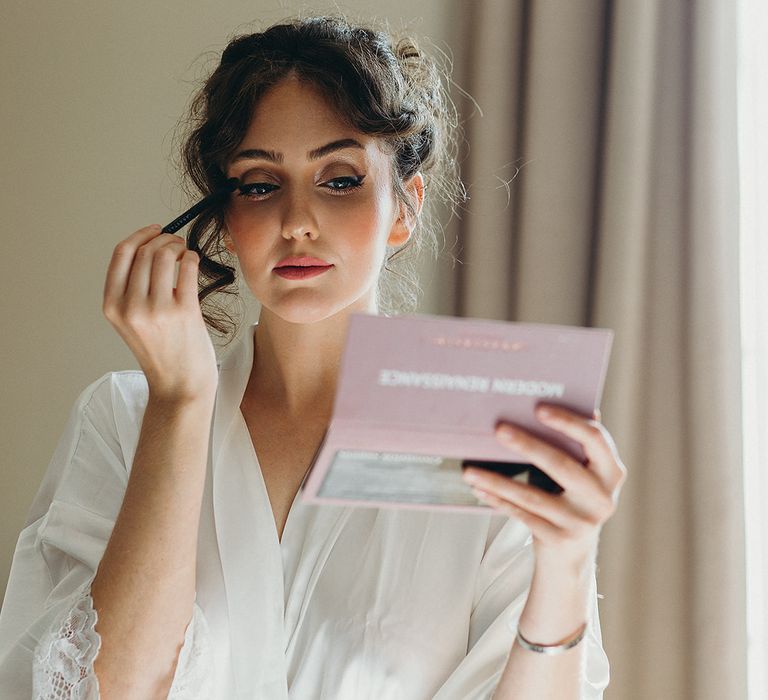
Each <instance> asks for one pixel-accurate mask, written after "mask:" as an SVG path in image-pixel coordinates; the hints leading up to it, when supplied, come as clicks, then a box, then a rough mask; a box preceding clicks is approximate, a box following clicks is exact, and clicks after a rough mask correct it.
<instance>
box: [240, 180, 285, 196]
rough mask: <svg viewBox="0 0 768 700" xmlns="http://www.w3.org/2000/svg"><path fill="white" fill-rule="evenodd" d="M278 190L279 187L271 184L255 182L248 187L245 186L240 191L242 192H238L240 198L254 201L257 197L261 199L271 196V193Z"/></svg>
mask: <svg viewBox="0 0 768 700" xmlns="http://www.w3.org/2000/svg"><path fill="white" fill-rule="evenodd" d="M269 188H271V189H269ZM276 189H277V185H273V184H271V183H269V182H253V183H250V184H248V185H243V186H242V187H241V189H240V192H238V195H239V196H240V197H248V198H250V199H253V198H255V197H260V196H263V195H265V194H269V193H270V192H272V191H273V190H276Z"/></svg>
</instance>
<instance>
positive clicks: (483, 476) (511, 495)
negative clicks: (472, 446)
mask: <svg viewBox="0 0 768 700" xmlns="http://www.w3.org/2000/svg"><path fill="white" fill-rule="evenodd" d="M467 472H468V473H465V480H466V481H469V482H470V483H474V484H476V485H477V488H480V489H482V490H484V491H487V492H490V493H491V494H492V495H494V496H495V497H497V498H501V499H503V500H504V501H505V502H508V503H512V504H513V505H517V506H518V507H519V508H521V509H525V510H526V511H527V512H528V513H531V514H533V515H535V516H537V517H538V518H539V519H540V520H543V521H546V522H549V523H551V524H553V525H555V526H556V527H558V528H560V529H563V530H580V529H581V528H582V527H584V526H588V525H591V524H592V523H591V522H590V519H589V518H588V517H585V515H584V514H582V513H579V512H577V511H576V510H575V509H574V508H573V507H571V504H569V503H567V502H565V501H564V499H563V498H561V497H560V496H559V495H557V496H556V495H554V494H551V493H547V492H546V491H543V490H542V489H540V488H538V487H536V486H530V485H528V484H524V483H520V482H518V481H515V480H514V479H510V478H509V477H506V476H503V475H502V474H497V473H495V472H492V471H489V470H483V471H482V472H476V471H474V470H473V469H468V470H467ZM486 500H489V499H487V498H486Z"/></svg>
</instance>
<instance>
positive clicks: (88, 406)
mask: <svg viewBox="0 0 768 700" xmlns="http://www.w3.org/2000/svg"><path fill="white" fill-rule="evenodd" d="M145 405H146V380H145V379H144V376H143V374H142V373H139V372H110V373H108V374H106V375H104V376H102V377H101V378H99V379H98V380H96V381H95V382H93V383H92V384H90V385H89V386H88V387H87V388H86V389H85V390H84V391H83V392H82V393H81V394H80V396H79V397H78V399H77V401H76V402H75V405H74V407H73V408H72V410H71V411H70V414H69V417H68V419H67V423H66V426H65V429H64V432H63V434H62V436H61V437H60V439H59V442H58V444H57V446H56V449H55V451H54V454H53V457H52V459H51V461H50V463H49V465H48V469H47V471H46V473H45V476H44V477H43V481H42V483H41V485H40V488H39V490H38V492H37V495H36V496H35V498H34V500H33V503H32V505H31V507H30V510H29V513H28V515H27V520H26V522H25V525H24V528H23V529H22V531H21V533H20V535H19V538H18V541H17V544H16V550H15V552H14V555H13V561H12V563H11V572H10V577H9V580H8V586H7V588H6V592H5V599H4V601H3V606H2V609H1V610H0V697H3V698H22V697H25V698H33V700H64V699H66V700H75V699H77V700H98V698H99V688H98V680H97V678H96V675H95V673H94V670H93V662H94V660H95V659H96V656H97V654H98V652H99V648H100V646H101V640H100V638H99V634H98V633H97V632H96V629H95V627H96V623H97V620H98V616H97V613H96V611H95V610H94V608H93V600H92V598H91V595H90V588H91V583H92V582H93V579H94V578H95V576H96V570H97V569H98V565H99V562H100V560H101V557H102V556H103V554H104V550H105V549H106V546H107V542H108V541H109V537H110V535H111V533H112V528H113V527H114V524H115V520H116V519H117V515H118V513H119V511H120V507H121V506H122V501H123V496H124V494H125V489H126V486H127V484H128V475H129V467H127V466H126V465H131V464H132V461H133V454H134V452H135V448H136V442H137V440H138V433H139V431H140V425H141V418H142V413H143V408H144V406H145ZM209 658H210V652H209V648H208V628H207V624H206V621H205V618H204V616H203V613H202V610H201V609H200V608H199V606H198V605H197V603H195V605H194V609H193V615H192V619H191V621H190V623H189V625H188V626H187V629H186V631H185V637H184V645H183V647H182V649H181V651H180V653H179V659H178V663H177V665H176V672H175V676H174V680H173V685H172V688H171V690H170V692H169V695H168V698H169V699H173V700H182V699H184V700H187V699H189V700H192V699H196V698H201V699H202V698H204V697H210V696H209V695H205V693H209V692H210V689H208V688H206V685H205V682H204V681H205V678H206V676H209V675H210V674H208V673H206V672H205V671H206V665H207V662H208V659H209Z"/></svg>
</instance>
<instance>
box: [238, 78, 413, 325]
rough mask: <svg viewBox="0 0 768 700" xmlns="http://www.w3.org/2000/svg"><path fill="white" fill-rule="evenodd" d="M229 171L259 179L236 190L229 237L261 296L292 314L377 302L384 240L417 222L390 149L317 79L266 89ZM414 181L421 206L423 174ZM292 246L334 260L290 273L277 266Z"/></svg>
mask: <svg viewBox="0 0 768 700" xmlns="http://www.w3.org/2000/svg"><path fill="white" fill-rule="evenodd" d="M350 141H353V142H356V144H357V145H355V143H350ZM339 142H344V143H339ZM329 144H335V146H332V145H329ZM326 146H327V148H323V147H326ZM313 151H316V152H315V153H313ZM226 174H227V177H238V178H240V180H241V183H242V184H248V185H255V184H257V183H258V186H256V187H253V188H252V189H251V190H250V191H249V192H248V193H247V194H239V193H238V192H237V191H236V192H234V193H233V194H232V195H231V196H230V200H229V203H228V205H227V210H226V215H225V220H226V225H227V231H228V233H227V235H226V236H225V239H224V242H225V245H226V247H227V249H228V250H230V251H231V252H233V253H234V254H235V255H237V257H238V259H239V261H240V268H241V270H242V272H243V275H244V277H245V279H246V282H247V283H248V286H249V287H250V289H251V291H252V292H253V294H254V296H255V297H256V298H257V299H258V300H259V302H260V303H261V304H262V306H264V307H266V308H268V309H269V310H270V311H271V312H273V313H274V314H276V315H278V316H280V317H281V318H284V319H285V320H287V321H290V322H293V323H311V322H314V321H320V320H322V319H324V318H327V317H329V316H332V315H334V314H335V313H337V312H339V311H342V310H347V311H366V312H375V311H376V303H375V290H376V285H377V280H378V274H379V270H380V269H381V265H382V262H383V260H384V256H385V255H386V246H387V245H391V246H399V245H402V244H403V243H405V242H406V241H407V240H408V237H409V235H410V231H411V230H412V228H413V224H412V222H411V221H410V220H409V219H407V218H406V217H405V216H404V208H403V207H401V206H399V204H398V203H397V200H396V198H395V195H394V192H393V190H392V182H391V179H390V178H391V157H390V156H388V155H387V154H385V153H384V152H383V151H381V150H380V148H379V145H378V141H377V140H376V139H375V138H374V137H370V136H366V135H364V134H361V133H359V132H357V131H354V130H352V129H351V128H350V127H348V126H347V125H345V124H344V122H343V121H342V120H341V119H340V118H339V116H338V115H337V114H336V112H335V111H334V108H333V107H332V106H331V105H330V104H329V103H328V102H327V101H326V100H325V98H324V97H323V95H322V94H321V93H320V92H318V90H317V89H316V88H315V87H314V86H312V85H310V84H308V83H302V82H300V81H299V80H298V79H296V78H293V77H291V78H287V79H285V80H283V81H282V82H281V83H279V84H278V85H276V86H275V87H274V88H272V89H271V90H269V91H268V92H267V93H266V94H265V95H264V96H263V97H262V98H261V100H260V101H259V103H258V106H257V108H256V110H255V112H254V115H253V119H252V120H251V124H250V126H249V127H248V131H247V133H246V135H245V137H244V138H243V141H242V143H241V144H240V145H239V147H238V149H237V151H236V154H235V156H234V157H233V158H232V159H231V161H230V163H229V164H228V167H227V172H226ZM406 187H408V188H410V189H411V190H412V191H413V193H414V194H415V195H416V198H415V201H418V202H419V209H420V203H421V199H422V197H423V180H422V178H421V175H420V174H419V175H416V176H415V177H414V178H413V179H412V180H411V182H410V183H406ZM289 256H311V257H315V258H319V259H320V260H323V261H325V262H326V263H329V264H330V265H332V267H330V268H328V269H327V270H326V271H325V272H322V273H321V274H319V275H316V276H313V277H307V278H303V279H301V278H300V279H286V278H285V277H282V276H280V275H279V274H278V273H277V272H275V266H276V265H278V263H280V261H282V260H284V259H285V258H287V257H289Z"/></svg>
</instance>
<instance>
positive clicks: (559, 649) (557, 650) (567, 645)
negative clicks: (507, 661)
mask: <svg viewBox="0 0 768 700" xmlns="http://www.w3.org/2000/svg"><path fill="white" fill-rule="evenodd" d="M586 632H587V625H586V623H585V624H584V625H583V626H582V628H581V629H580V630H579V632H578V634H576V636H575V637H573V638H572V639H569V640H568V641H566V642H563V643H562V644H534V643H533V642H529V641H528V640H527V639H526V638H525V637H523V635H522V634H520V628H518V630H517V643H518V644H519V645H520V646H521V647H523V649H528V651H535V652H536V653H537V654H550V655H552V654H562V653H563V652H566V651H568V650H569V649H572V648H573V647H575V646H576V645H577V644H578V643H579V642H580V641H581V640H582V639H584V635H585V634H586Z"/></svg>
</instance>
